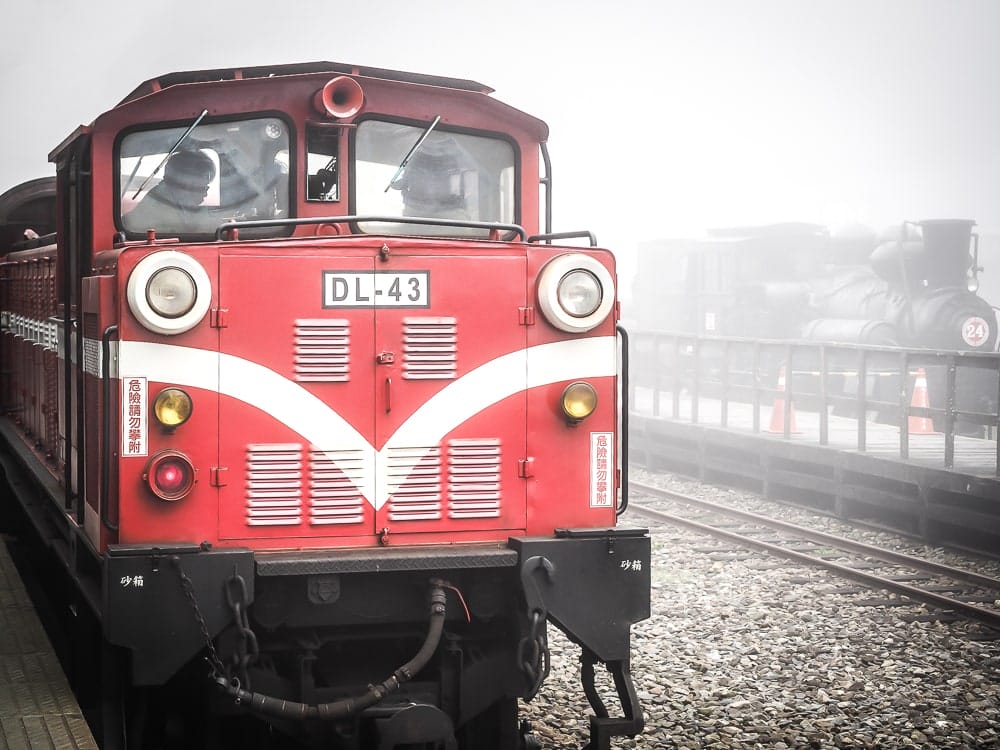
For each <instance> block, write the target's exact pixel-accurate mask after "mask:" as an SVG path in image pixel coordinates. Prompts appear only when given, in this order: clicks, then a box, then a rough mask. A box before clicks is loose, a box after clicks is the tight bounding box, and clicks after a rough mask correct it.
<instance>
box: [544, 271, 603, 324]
mask: <svg viewBox="0 0 1000 750" xmlns="http://www.w3.org/2000/svg"><path fill="white" fill-rule="evenodd" d="M573 271H586V272H588V273H590V274H591V275H592V276H594V278H596V279H597V283H598V286H599V287H600V291H601V302H600V303H599V304H598V306H597V307H596V309H595V310H594V311H593V312H592V313H591V314H589V315H586V316H583V317H579V316H575V315H573V314H572V313H570V312H567V311H566V310H565V309H564V308H563V307H562V304H561V303H560V301H559V285H560V283H561V282H562V280H563V279H564V278H566V276H568V275H569V274H570V273H572V272H573ZM537 293H538V305H539V307H540V308H541V310H542V315H543V316H544V317H545V319H546V320H547V321H548V322H549V323H551V324H552V325H553V326H555V327H556V328H558V329H559V330H561V331H565V332H567V333H586V332H587V331H591V330H593V329H594V328H597V326H599V325H601V323H603V322H604V321H605V320H606V319H607V317H608V315H610V314H611V310H612V308H613V307H614V303H615V282H614V278H613V277H612V275H611V272H610V271H609V270H608V269H607V268H605V266H604V264H603V263H601V262H600V261H599V260H598V259H597V258H595V257H593V256H590V255H584V254H583V253H565V254H563V255H557V256H556V257H554V258H552V259H551V260H549V261H548V263H546V264H545V266H543V267H542V270H541V272H540V273H539V274H538V292H537Z"/></svg>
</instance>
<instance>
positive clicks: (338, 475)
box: [309, 449, 365, 526]
mask: <svg viewBox="0 0 1000 750" xmlns="http://www.w3.org/2000/svg"><path fill="white" fill-rule="evenodd" d="M309 475H310V476H309V523H311V524H312V525H314V526H323V525H330V524H352V523H361V522H362V521H363V520H364V504H365V500H364V498H362V497H361V494H360V493H359V492H358V487H360V486H362V483H363V482H362V480H363V478H364V452H363V451H361V450H333V451H320V450H316V449H313V450H311V451H310V453H309Z"/></svg>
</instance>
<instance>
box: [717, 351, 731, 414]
mask: <svg viewBox="0 0 1000 750" xmlns="http://www.w3.org/2000/svg"><path fill="white" fill-rule="evenodd" d="M719 380H720V381H721V386H722V403H721V404H720V414H719V425H720V426H721V427H722V428H723V429H725V428H727V427H729V341H723V342H722V372H721V373H720V374H719Z"/></svg>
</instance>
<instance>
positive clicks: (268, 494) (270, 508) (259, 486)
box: [247, 443, 302, 526]
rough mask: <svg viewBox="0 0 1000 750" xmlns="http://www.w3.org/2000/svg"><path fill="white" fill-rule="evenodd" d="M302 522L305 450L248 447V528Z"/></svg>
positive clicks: (285, 445)
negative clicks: (303, 455)
mask: <svg viewBox="0 0 1000 750" xmlns="http://www.w3.org/2000/svg"><path fill="white" fill-rule="evenodd" d="M301 522H302V446H301V445H298V444H296V443H283V444H269V445H248V446H247V525H248V526H297V525H298V524H300V523H301Z"/></svg>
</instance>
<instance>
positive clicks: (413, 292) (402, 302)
mask: <svg viewBox="0 0 1000 750" xmlns="http://www.w3.org/2000/svg"><path fill="white" fill-rule="evenodd" d="M430 306H431V275H430V272H429V271H367V272H365V271H362V272H355V271H324V272H323V307H324V308H331V307H430Z"/></svg>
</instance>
